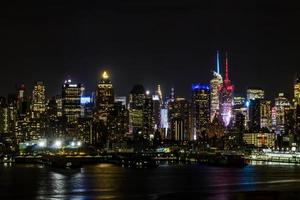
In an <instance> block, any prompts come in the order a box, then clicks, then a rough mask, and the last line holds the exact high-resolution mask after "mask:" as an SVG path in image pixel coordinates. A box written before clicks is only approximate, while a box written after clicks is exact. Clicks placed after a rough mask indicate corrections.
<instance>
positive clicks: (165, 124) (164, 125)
mask: <svg viewBox="0 0 300 200" xmlns="http://www.w3.org/2000/svg"><path fill="white" fill-rule="evenodd" d="M160 128H161V138H163V139H166V138H168V129H169V119H168V105H167V104H164V105H163V107H162V109H161V110H160Z"/></svg>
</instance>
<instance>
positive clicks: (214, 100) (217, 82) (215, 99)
mask: <svg viewBox="0 0 300 200" xmlns="http://www.w3.org/2000/svg"><path fill="white" fill-rule="evenodd" d="M222 84H223V79H222V76H221V74H220V60H219V52H218V51H217V70H216V71H214V72H213V79H212V80H211V81H210V100H211V102H210V121H211V122H212V121H213V119H214V118H215V116H216V115H217V114H218V113H219V109H220V99H219V98H220V90H221V88H222Z"/></svg>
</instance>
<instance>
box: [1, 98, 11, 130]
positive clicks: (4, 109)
mask: <svg viewBox="0 0 300 200" xmlns="http://www.w3.org/2000/svg"><path fill="white" fill-rule="evenodd" d="M8 132H9V112H8V105H7V103H6V99H5V98H4V97H0V135H1V134H7V133H8Z"/></svg>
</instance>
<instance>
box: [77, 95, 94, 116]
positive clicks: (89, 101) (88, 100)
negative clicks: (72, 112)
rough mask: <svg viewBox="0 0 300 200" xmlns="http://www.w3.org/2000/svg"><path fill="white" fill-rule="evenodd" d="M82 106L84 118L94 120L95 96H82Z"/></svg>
mask: <svg viewBox="0 0 300 200" xmlns="http://www.w3.org/2000/svg"><path fill="white" fill-rule="evenodd" d="M80 104H81V114H80V116H81V117H82V118H93V111H94V101H93V94H89V95H86V94H85V96H82V97H81V98H80Z"/></svg>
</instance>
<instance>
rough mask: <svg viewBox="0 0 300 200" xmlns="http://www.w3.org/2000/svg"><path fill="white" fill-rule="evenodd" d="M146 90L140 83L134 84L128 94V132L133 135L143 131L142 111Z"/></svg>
mask: <svg viewBox="0 0 300 200" xmlns="http://www.w3.org/2000/svg"><path fill="white" fill-rule="evenodd" d="M145 97H146V92H145V89H144V87H143V86H142V85H135V86H134V87H133V88H132V90H131V91H130V94H129V124H130V125H129V132H130V133H132V134H133V136H137V135H141V134H142V133H143V125H144V124H143V111H144V105H145Z"/></svg>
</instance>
